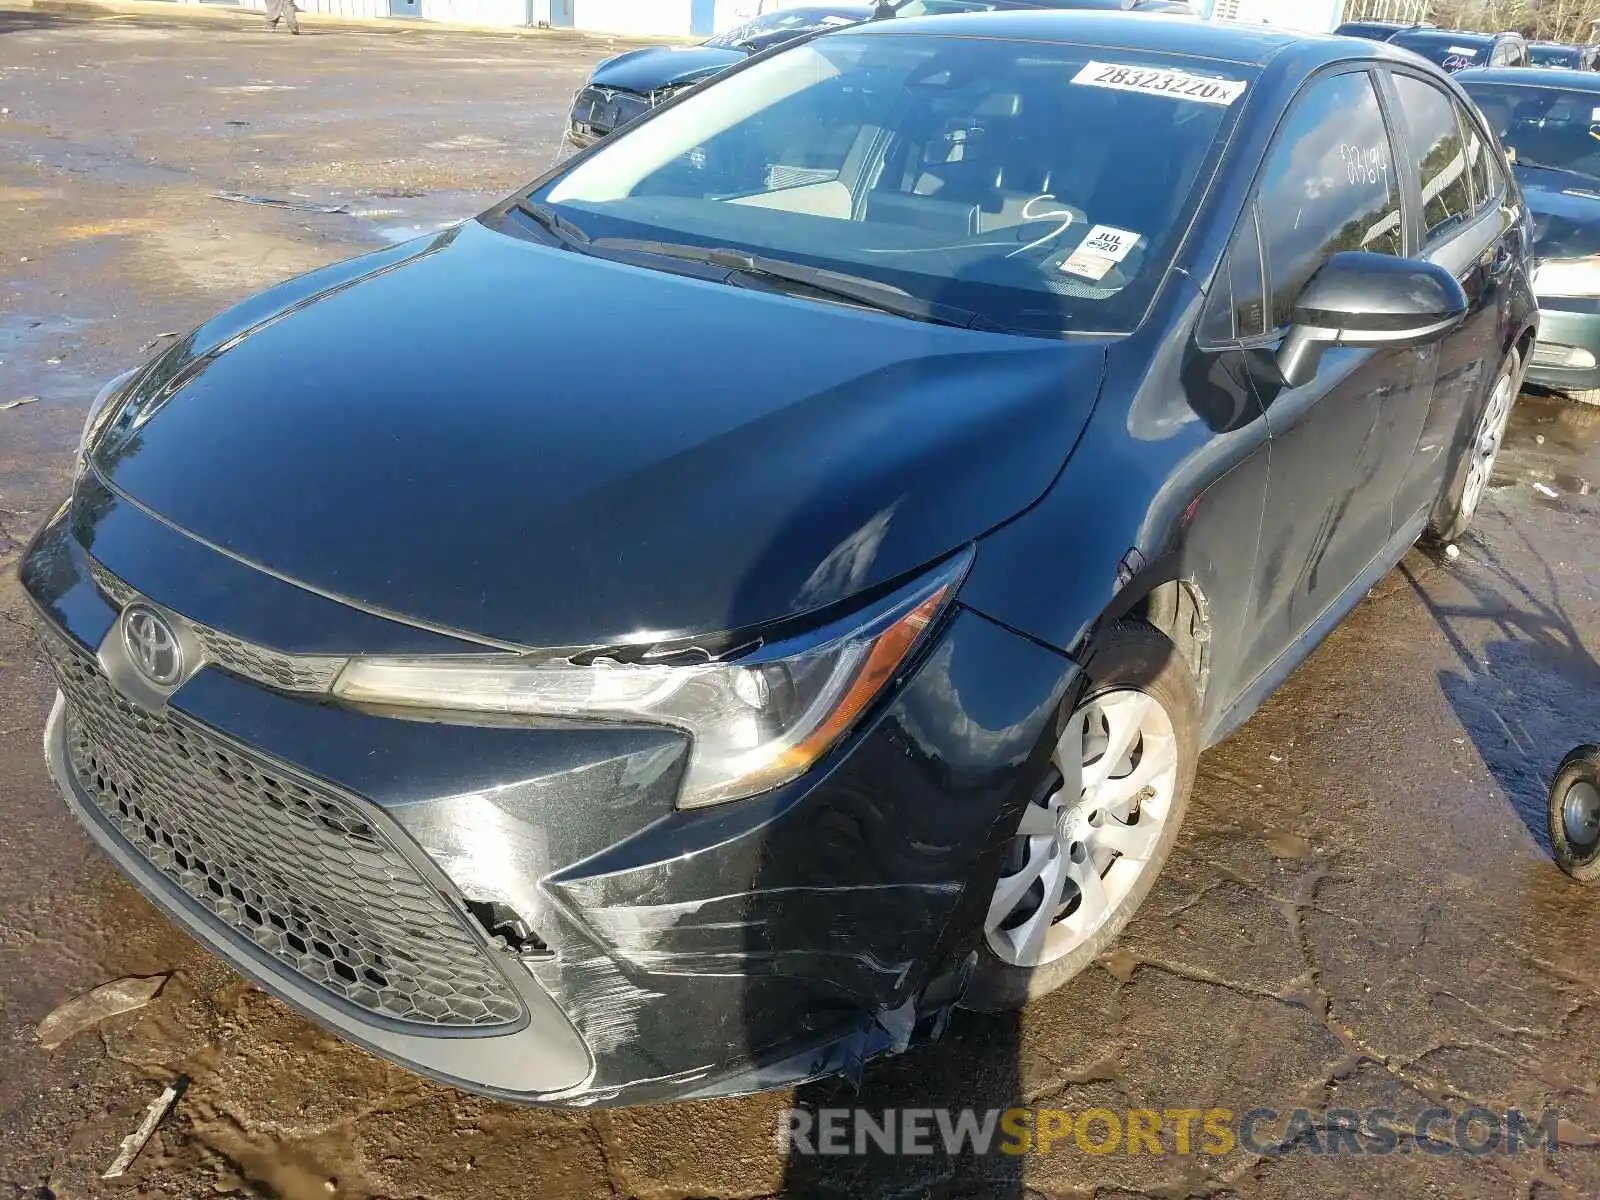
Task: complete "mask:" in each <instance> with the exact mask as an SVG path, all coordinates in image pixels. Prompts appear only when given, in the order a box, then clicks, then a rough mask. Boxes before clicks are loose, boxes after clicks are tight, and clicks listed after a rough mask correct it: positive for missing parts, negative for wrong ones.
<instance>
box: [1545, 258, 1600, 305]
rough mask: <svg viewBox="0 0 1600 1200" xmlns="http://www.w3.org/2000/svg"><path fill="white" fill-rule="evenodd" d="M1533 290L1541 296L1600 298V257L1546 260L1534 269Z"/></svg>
mask: <svg viewBox="0 0 1600 1200" xmlns="http://www.w3.org/2000/svg"><path fill="white" fill-rule="evenodd" d="M1533 290H1534V294H1535V295H1539V296H1566V297H1571V298H1576V297H1583V296H1600V255H1594V256H1591V257H1589V258H1551V259H1546V260H1545V261H1543V262H1541V263H1540V264H1539V265H1538V266H1536V267H1534V269H1533Z"/></svg>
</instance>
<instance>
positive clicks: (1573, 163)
mask: <svg viewBox="0 0 1600 1200" xmlns="http://www.w3.org/2000/svg"><path fill="white" fill-rule="evenodd" d="M1466 90H1467V94H1468V95H1469V96H1471V97H1472V98H1473V100H1475V101H1476V102H1477V105H1478V107H1479V108H1480V109H1481V110H1482V111H1483V115H1484V119H1485V120H1487V121H1488V122H1489V127H1490V128H1491V129H1493V130H1494V131H1495V132H1496V133H1498V134H1499V135H1500V140H1501V141H1502V142H1504V143H1505V145H1506V148H1507V149H1508V150H1514V151H1515V152H1516V157H1517V161H1518V162H1523V163H1533V164H1538V165H1541V166H1546V167H1557V168H1559V169H1561V170H1564V171H1579V172H1582V173H1583V174H1585V175H1600V91H1593V92H1591V91H1581V90H1578V89H1573V90H1570V91H1569V90H1567V89H1566V88H1541V87H1527V86H1526V85H1523V84H1514V83H1476V82H1473V83H1468V84H1467V85H1466Z"/></svg>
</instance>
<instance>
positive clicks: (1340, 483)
mask: <svg viewBox="0 0 1600 1200" xmlns="http://www.w3.org/2000/svg"><path fill="white" fill-rule="evenodd" d="M1395 162H1396V157H1395V150H1394V146H1393V143H1392V141H1391V139H1390V134H1389V124H1388V122H1387V120H1386V116H1385V113H1384V110H1383V106H1382V103H1381V101H1380V98H1379V92H1378V89H1377V83H1376V80H1375V78H1374V76H1373V75H1372V74H1371V73H1370V72H1369V71H1367V70H1366V69H1354V70H1351V69H1346V70H1343V71H1340V72H1337V73H1334V74H1328V75H1323V76H1319V77H1318V78H1317V79H1315V80H1313V81H1312V82H1311V83H1310V84H1308V85H1307V86H1306V87H1305V88H1304V89H1302V91H1301V93H1300V95H1299V96H1298V97H1297V98H1296V100H1295V103H1294V105H1293V107H1292V108H1291V109H1290V111H1289V114H1288V116H1287V117H1286V118H1285V119H1284V121H1283V123H1282V125H1281V126H1280V127H1279V129H1278V131H1277V134H1276V135H1275V138H1274V141H1273V146H1272V149H1270V150H1269V151H1268V153H1267V157H1266V159H1265V162H1264V164H1263V167H1262V171H1261V176H1260V179H1259V181H1258V183H1257V210H1258V213H1259V217H1260V223H1261V245H1262V257H1263V261H1264V266H1265V272H1266V284H1267V304H1266V317H1265V319H1266V333H1265V334H1264V336H1263V338H1262V339H1261V341H1260V343H1259V347H1260V349H1259V353H1260V354H1261V355H1262V356H1266V355H1270V354H1271V353H1272V352H1273V351H1274V350H1275V349H1276V348H1277V346H1278V344H1279V343H1280V342H1281V341H1282V339H1283V337H1284V336H1285V335H1286V334H1287V332H1288V329H1289V324H1290V317H1291V315H1292V313H1293V310H1294V305H1295V301H1296V300H1297V299H1298V297H1299V295H1300V293H1301V291H1302V290H1303V289H1304V288H1305V285H1306V284H1307V283H1308V282H1309V281H1310V279H1311V277H1312V276H1313V275H1315V274H1316V272H1317V271H1318V270H1320V269H1321V267H1322V265H1323V264H1324V263H1326V262H1327V261H1328V259H1330V258H1332V257H1333V255H1335V254H1336V253H1339V252H1340V251H1343V250H1366V251H1370V252H1374V253H1379V254H1393V255H1403V254H1405V253H1406V252H1407V250H1408V247H1409V238H1410V230H1409V226H1408V224H1407V222H1406V221H1405V219H1404V217H1403V213H1402V205H1401V191H1400V182H1399V172H1398V170H1397V169H1396V167H1395ZM1266 377H1267V372H1265V371H1263V372H1258V379H1257V384H1256V387H1257V391H1258V394H1259V395H1260V398H1261V402H1262V405H1263V407H1264V408H1265V409H1266V415H1267V424H1268V427H1269V429H1270V431H1271V439H1272V440H1271V449H1270V456H1271V467H1270V480H1269V483H1268V496H1267V505H1266V515H1265V517H1264V519H1263V522H1262V527H1261V550H1260V556H1259V560H1258V561H1259V569H1258V571H1257V578H1256V584H1255V596H1254V603H1253V605H1252V609H1251V617H1250V625H1251V627H1252V632H1253V633H1254V635H1255V638H1256V640H1255V642H1254V644H1253V645H1252V646H1251V647H1250V648H1249V649H1248V651H1247V652H1246V659H1247V662H1246V666H1245V670H1244V673H1243V675H1242V678H1243V679H1246V680H1248V679H1251V678H1253V677H1254V675H1255V674H1256V673H1258V672H1259V671H1261V670H1263V669H1265V668H1266V667H1267V666H1269V665H1270V664H1271V663H1272V662H1273V660H1275V659H1276V658H1277V657H1278V656H1279V655H1280V654H1281V653H1282V652H1283V651H1284V650H1285V649H1286V648H1287V647H1288V646H1289V644H1290V643H1291V642H1292V641H1293V640H1294V639H1295V638H1296V637H1298V636H1299V634H1300V633H1302V632H1303V631H1305V630H1306V629H1307V628H1308V627H1309V626H1310V625H1311V624H1312V623H1313V622H1315V620H1316V619H1317V617H1319V616H1320V615H1321V614H1322V613H1323V612H1324V610H1326V609H1327V608H1328V607H1329V606H1330V605H1331V604H1332V603H1333V602H1334V601H1335V600H1336V599H1337V598H1338V597H1339V595H1340V594H1341V593H1342V592H1343V591H1345V589H1346V588H1347V587H1349V586H1350V584H1351V583H1352V582H1353V581H1354V580H1355V579H1356V578H1357V577H1358V576H1359V575H1360V574H1361V572H1362V570H1363V569H1364V568H1365V567H1366V566H1367V564H1368V563H1370V562H1371V561H1372V559H1373V558H1374V556H1376V555H1377V554H1378V552H1379V551H1380V550H1381V549H1382V548H1383V546H1384V544H1385V543H1386V542H1387V541H1388V539H1389V534H1390V515H1391V504H1392V501H1393V498H1394V494H1395V491H1396V490H1397V488H1398V487H1399V483H1400V478H1401V475H1402V474H1403V473H1404V471H1405V467H1406V458H1407V456H1408V455H1409V453H1410V450H1411V447H1412V446H1414V445H1415V444H1416V432H1417V431H1416V428H1415V427H1414V426H1413V427H1412V428H1411V430H1410V432H1409V438H1410V440H1409V441H1403V444H1401V443H1397V441H1396V435H1397V433H1401V436H1402V439H1403V437H1404V436H1405V435H1404V434H1403V433H1402V431H1399V430H1397V429H1396V428H1395V422H1396V420H1397V418H1398V415H1399V414H1401V413H1403V412H1408V411H1411V410H1412V409H1414V408H1415V407H1416V406H1417V405H1418V404H1419V403H1421V404H1424V405H1425V403H1426V397H1427V395H1428V393H1429V392H1430V390H1431V388H1432V382H1433V360H1432V357H1431V352H1430V351H1426V350H1421V351H1419V350H1413V349H1393V348H1385V349H1376V350H1372V349H1357V348H1351V347H1334V348H1331V349H1330V350H1329V351H1328V352H1327V353H1326V355H1325V356H1324V357H1323V360H1322V365H1321V367H1320V369H1319V370H1318V372H1317V376H1316V378H1315V379H1313V380H1312V381H1311V382H1310V383H1308V384H1305V385H1304V386H1302V387H1297V388H1284V387H1281V386H1275V385H1272V384H1270V383H1268V382H1264V379H1265V378H1266ZM1413 393H1415V395H1416V396H1420V397H1421V398H1422V399H1421V400H1420V401H1418V400H1417V399H1416V398H1415V396H1414V395H1413Z"/></svg>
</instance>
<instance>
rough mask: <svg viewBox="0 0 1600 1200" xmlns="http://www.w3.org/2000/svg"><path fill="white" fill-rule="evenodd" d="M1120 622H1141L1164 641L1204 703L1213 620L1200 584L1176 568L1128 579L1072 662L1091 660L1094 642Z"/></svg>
mask: <svg viewBox="0 0 1600 1200" xmlns="http://www.w3.org/2000/svg"><path fill="white" fill-rule="evenodd" d="M1125 620H1136V621H1142V622H1144V623H1145V624H1146V625H1149V626H1151V627H1152V628H1154V629H1156V630H1158V631H1159V632H1160V633H1162V634H1163V635H1165V636H1166V638H1167V639H1168V640H1169V641H1170V642H1171V643H1172V644H1173V646H1174V647H1176V648H1177V651H1178V654H1179V656H1180V657H1181V658H1182V659H1183V661H1184V663H1185V664H1186V665H1187V666H1188V668H1189V674H1190V676H1191V677H1192V678H1193V679H1194V686H1195V691H1196V693H1197V694H1198V695H1199V697H1200V700H1201V702H1202V704H1203V703H1204V701H1205V698H1206V684H1207V683H1208V682H1209V681H1210V677H1211V620H1212V617H1211V602H1210V600H1209V599H1208V598H1207V595H1206V591H1205V588H1204V587H1203V586H1202V585H1201V583H1200V581H1199V580H1198V579H1196V578H1194V577H1193V576H1183V575H1180V574H1179V573H1178V571H1177V566H1176V564H1169V566H1168V568H1167V569H1165V570H1159V569H1158V570H1152V571H1147V572H1145V573H1144V574H1142V575H1140V576H1139V577H1138V578H1136V579H1133V580H1130V581H1129V583H1128V584H1127V585H1126V586H1125V587H1123V588H1122V590H1121V591H1119V592H1118V593H1117V595H1116V596H1115V597H1114V598H1113V600H1112V602H1111V603H1110V604H1109V605H1108V606H1107V607H1106V610H1105V611H1104V612H1103V613H1102V614H1101V615H1100V617H1099V619H1098V620H1096V621H1095V623H1094V625H1093V626H1092V627H1091V628H1090V630H1089V631H1088V633H1087V634H1086V635H1085V636H1084V639H1083V642H1082V644H1081V645H1080V646H1079V647H1078V653H1077V654H1075V655H1074V657H1080V655H1081V661H1088V660H1090V659H1092V658H1093V655H1094V645H1095V641H1096V638H1097V637H1098V636H1099V635H1100V634H1102V633H1103V632H1104V631H1106V630H1108V629H1110V628H1112V627H1113V626H1115V625H1116V624H1117V622H1119V621H1125Z"/></svg>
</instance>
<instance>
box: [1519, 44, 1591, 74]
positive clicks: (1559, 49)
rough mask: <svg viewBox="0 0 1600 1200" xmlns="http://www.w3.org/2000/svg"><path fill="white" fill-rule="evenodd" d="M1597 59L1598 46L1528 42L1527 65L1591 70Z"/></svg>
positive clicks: (1570, 69)
mask: <svg viewBox="0 0 1600 1200" xmlns="http://www.w3.org/2000/svg"><path fill="white" fill-rule="evenodd" d="M1597 61H1600V47H1597V46H1569V45H1567V44H1566V43H1564V42H1529V43H1528V65H1529V66H1533V67H1565V68H1566V69H1567V70H1569V71H1593V70H1595V69H1596V64H1597Z"/></svg>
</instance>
